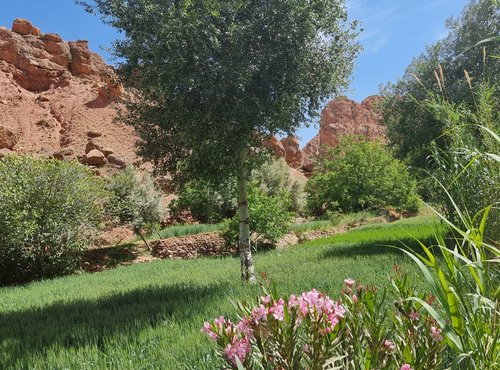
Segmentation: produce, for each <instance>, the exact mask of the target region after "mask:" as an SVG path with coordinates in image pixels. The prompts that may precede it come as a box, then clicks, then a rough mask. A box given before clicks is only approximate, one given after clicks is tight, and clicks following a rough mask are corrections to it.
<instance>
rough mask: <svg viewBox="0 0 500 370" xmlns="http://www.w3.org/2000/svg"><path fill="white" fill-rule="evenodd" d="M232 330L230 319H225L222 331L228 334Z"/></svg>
mask: <svg viewBox="0 0 500 370" xmlns="http://www.w3.org/2000/svg"><path fill="white" fill-rule="evenodd" d="M233 330H234V327H233V323H232V322H231V320H227V323H226V328H225V329H224V332H225V333H226V335H229V334H231V332H232V331H233Z"/></svg>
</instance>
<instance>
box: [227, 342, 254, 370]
mask: <svg viewBox="0 0 500 370" xmlns="http://www.w3.org/2000/svg"><path fill="white" fill-rule="evenodd" d="M249 353H250V341H249V340H248V338H242V339H234V340H233V343H232V344H228V345H227V346H226V348H225V349H224V356H225V357H226V358H227V360H228V361H229V362H230V363H231V364H233V365H234V366H236V356H238V358H239V359H240V361H241V362H245V359H246V357H247V355H248V354H249Z"/></svg>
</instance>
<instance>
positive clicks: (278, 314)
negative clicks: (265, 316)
mask: <svg viewBox="0 0 500 370" xmlns="http://www.w3.org/2000/svg"><path fill="white" fill-rule="evenodd" d="M284 305H285V302H284V301H283V299H281V298H280V299H279V300H278V302H276V303H275V304H274V305H273V306H272V307H270V308H269V311H268V312H269V313H270V314H271V315H273V317H274V318H275V319H276V320H279V321H283V320H284V319H285V311H284Z"/></svg>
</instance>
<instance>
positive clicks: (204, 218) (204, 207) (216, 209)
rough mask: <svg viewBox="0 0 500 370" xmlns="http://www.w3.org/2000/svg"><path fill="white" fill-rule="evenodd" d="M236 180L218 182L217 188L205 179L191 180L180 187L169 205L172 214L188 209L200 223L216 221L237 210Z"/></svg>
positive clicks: (231, 214) (229, 215)
mask: <svg viewBox="0 0 500 370" xmlns="http://www.w3.org/2000/svg"><path fill="white" fill-rule="evenodd" d="M235 189H236V182H235V181H234V180H230V181H227V182H225V183H223V184H220V185H219V186H218V188H217V189H215V188H214V187H213V185H211V184H209V183H208V182H206V181H201V180H200V181H192V182H190V183H188V184H186V185H184V186H182V187H181V189H180V191H179V198H177V199H176V200H174V201H172V202H171V203H170V205H169V208H170V211H171V212H172V213H174V214H176V213H180V212H181V211H184V210H188V211H190V212H191V215H192V216H193V217H194V218H195V219H196V220H197V221H199V222H202V223H218V222H221V221H222V220H223V219H224V218H226V217H232V216H233V215H234V214H235V213H236V210H237V200H236V190H235Z"/></svg>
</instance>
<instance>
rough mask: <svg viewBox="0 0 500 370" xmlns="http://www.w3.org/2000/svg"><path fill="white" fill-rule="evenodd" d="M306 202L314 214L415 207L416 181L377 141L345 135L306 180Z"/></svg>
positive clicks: (416, 197) (416, 203)
mask: <svg viewBox="0 0 500 370" xmlns="http://www.w3.org/2000/svg"><path fill="white" fill-rule="evenodd" d="M306 191H307V194H308V198H307V205H308V208H309V210H310V211H311V212H312V213H313V214H315V215H318V216H320V215H322V214H324V213H326V212H327V211H341V212H355V211H360V210H365V209H375V210H383V209H385V208H387V207H394V208H396V209H398V210H404V209H416V208H418V204H419V200H418V196H417V194H416V183H415V180H413V179H412V178H411V177H410V175H409V174H408V170H407V169H406V166H404V165H403V164H402V163H401V162H399V161H398V160H397V159H395V158H393V157H392V156H391V154H390V153H389V152H388V151H387V150H386V149H385V148H384V147H383V146H382V144H381V143H379V142H369V141H366V139H362V138H352V137H344V138H342V139H341V140H340V143H339V145H338V146H336V147H335V148H333V149H332V150H331V151H330V152H329V153H328V155H326V156H325V157H324V158H321V160H320V161H319V164H318V168H317V170H316V172H315V174H314V175H313V176H312V177H311V178H310V179H309V181H308V183H307V186H306Z"/></svg>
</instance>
